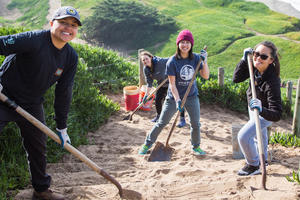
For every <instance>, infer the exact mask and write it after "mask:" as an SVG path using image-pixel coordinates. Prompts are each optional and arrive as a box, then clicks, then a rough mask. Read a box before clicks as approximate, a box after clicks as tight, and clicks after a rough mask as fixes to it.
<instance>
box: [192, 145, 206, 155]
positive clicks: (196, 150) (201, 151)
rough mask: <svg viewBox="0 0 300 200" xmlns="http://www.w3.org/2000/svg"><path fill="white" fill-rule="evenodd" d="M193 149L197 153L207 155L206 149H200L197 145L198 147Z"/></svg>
mask: <svg viewBox="0 0 300 200" xmlns="http://www.w3.org/2000/svg"><path fill="white" fill-rule="evenodd" d="M193 151H194V153H195V154H196V155H205V154H206V153H205V151H203V150H202V149H200V147H199V146H198V147H196V148H193Z"/></svg>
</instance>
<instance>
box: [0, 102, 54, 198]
mask: <svg viewBox="0 0 300 200" xmlns="http://www.w3.org/2000/svg"><path fill="white" fill-rule="evenodd" d="M24 109H25V110H26V111H27V112H28V113H30V114H31V115H32V116H34V117H35V118H37V119H38V120H40V121H41V122H42V123H44V124H45V116H44V109H43V105H37V106H28V107H26V108H24ZM10 121H14V122H16V124H17V125H18V127H19V128H20V130H21V136H22V141H23V147H24V149H25V151H26V153H27V159H28V164H29V169H30V173H31V181H32V186H33V188H34V189H35V190H36V191H37V192H42V191H45V190H46V189H48V188H49V187H50V182H51V177H50V176H49V175H48V174H46V144H47V136H46V135H45V134H44V133H43V132H41V131H40V130H39V129H38V128H36V127H35V126H33V125H32V124H31V123H30V122H29V121H27V120H26V119H25V118H23V117H21V116H20V115H19V114H18V113H16V112H15V111H14V110H11V109H9V108H7V107H6V106H5V105H3V104H0V133H1V131H2V129H3V128H4V127H5V125H6V124H7V123H8V122H10Z"/></svg>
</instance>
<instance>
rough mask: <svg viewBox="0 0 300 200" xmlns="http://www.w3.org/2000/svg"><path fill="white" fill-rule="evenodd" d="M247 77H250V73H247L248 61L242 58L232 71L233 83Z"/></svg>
mask: <svg viewBox="0 0 300 200" xmlns="http://www.w3.org/2000/svg"><path fill="white" fill-rule="evenodd" d="M249 77H250V75H249V69H248V63H247V62H246V61H244V60H241V61H240V62H239V63H238V64H237V66H236V68H235V70H234V72H233V78H232V80H233V82H234V83H240V82H243V81H245V80H246V79H248V78H249Z"/></svg>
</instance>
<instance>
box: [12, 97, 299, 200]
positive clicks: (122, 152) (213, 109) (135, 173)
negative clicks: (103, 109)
mask: <svg viewBox="0 0 300 200" xmlns="http://www.w3.org/2000/svg"><path fill="white" fill-rule="evenodd" d="M110 97H111V98H112V99H114V100H116V101H118V102H120V103H121V105H122V107H121V110H120V111H118V112H117V113H116V114H114V115H113V116H111V118H110V119H109V120H108V122H107V123H106V124H105V125H103V126H102V127H100V128H99V129H98V130H97V131H96V132H94V133H92V132H91V133H89V134H88V137H89V141H90V145H82V146H80V147H79V150H80V151H81V152H83V153H84V154H86V155H87V156H88V157H89V158H90V159H91V160H93V161H94V162H96V163H97V164H98V165H99V166H100V167H101V168H102V169H104V170H105V171H106V172H108V173H109V174H110V175H112V176H113V177H115V178H116V180H118V181H119V182H120V184H121V185H122V187H123V188H124V195H125V197H124V199H176V200H177V199H178V200H181V199H184V200H185V199H227V200H230V199H235V200H236V199H260V200H267V199H268V200H269V199H272V200H276V199H278V200H279V199H282V200H283V199H284V200H295V199H297V198H300V186H299V185H298V184H296V183H290V182H288V181H287V180H286V179H285V176H286V175H291V173H292V170H296V169H298V164H299V160H300V149H299V148H297V149H293V148H284V147H281V146H275V147H272V148H270V149H271V150H272V152H273V160H272V163H271V164H270V165H269V166H268V167H267V174H268V176H267V188H268V189H269V190H268V191H263V190H254V189H253V188H255V187H258V186H260V184H261V176H260V175H257V176H252V177H239V176H237V175H236V173H237V171H238V170H239V169H240V168H241V167H242V166H243V165H244V161H243V160H235V159H233V158H232V145H231V126H232V123H245V122H246V120H247V116H246V115H241V114H238V113H235V112H232V111H230V110H226V109H223V108H219V107H217V106H207V105H201V124H202V126H201V146H202V148H203V149H204V150H205V151H206V152H207V155H206V156H202V157H198V156H195V155H193V154H192V153H191V149H190V148H191V147H190V142H189V139H190V136H189V128H188V127H184V128H182V129H179V128H176V129H175V130H174V133H173V135H172V138H171V140H170V145H171V146H172V147H173V148H175V153H174V154H173V156H172V160H171V161H170V162H148V161H147V158H148V157H149V154H148V155H146V156H140V155H138V154H137V151H138V149H139V147H140V146H141V144H142V143H143V141H144V139H145V136H146V134H147V133H148V132H149V130H150V129H151V127H152V125H153V124H152V123H151V122H150V119H151V118H152V117H153V116H154V115H155V113H154V109H153V110H152V111H139V112H138V113H136V114H135V115H134V116H133V121H131V122H130V121H124V120H122V119H123V118H124V117H125V116H126V115H127V114H128V113H127V112H125V110H124V104H122V102H123V99H122V95H113V96H112V95H111V96H110ZM171 122H172V121H171ZM169 128H170V125H169V126H167V127H166V128H165V129H164V130H163V132H162V133H161V135H160V136H159V138H158V140H159V141H161V142H165V141H166V137H167V133H168V131H169ZM290 128H291V122H290V121H281V122H280V123H276V124H275V125H274V126H273V129H277V130H281V131H290ZM48 173H49V174H51V175H52V178H53V183H52V188H53V189H54V190H57V191H60V192H62V193H64V195H65V196H66V197H67V199H70V200H71V199H72V200H73V199H78V200H79V199H86V200H88V199H90V200H97V199H106V200H107V199H109V200H110V199H120V198H119V197H118V195H117V193H118V190H117V189H116V187H115V186H114V185H113V184H111V183H109V182H108V181H107V180H106V179H104V178H103V177H101V176H99V175H98V174H96V173H95V172H93V171H92V170H90V169H89V168H88V167H86V166H85V165H84V164H82V163H81V162H80V161H78V160H77V159H75V158H74V157H73V156H71V155H66V156H65V157H64V158H63V159H62V161H61V163H57V164H49V165H48ZM31 192H32V190H31V188H30V187H29V188H28V189H25V190H23V191H20V193H19V194H18V196H17V197H16V199H17V200H18V199H30V198H31Z"/></svg>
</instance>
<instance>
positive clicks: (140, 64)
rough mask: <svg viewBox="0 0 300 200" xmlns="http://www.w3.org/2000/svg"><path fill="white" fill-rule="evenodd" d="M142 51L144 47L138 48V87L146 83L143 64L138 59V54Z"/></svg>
mask: <svg viewBox="0 0 300 200" xmlns="http://www.w3.org/2000/svg"><path fill="white" fill-rule="evenodd" d="M142 51H144V49H139V50H138V59H139V66H140V68H139V73H140V79H139V88H141V87H142V85H146V81H145V76H144V71H143V67H144V65H143V63H142V61H141V59H140V54H141V52H142Z"/></svg>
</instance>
